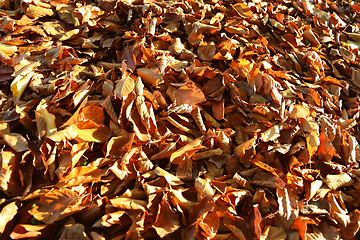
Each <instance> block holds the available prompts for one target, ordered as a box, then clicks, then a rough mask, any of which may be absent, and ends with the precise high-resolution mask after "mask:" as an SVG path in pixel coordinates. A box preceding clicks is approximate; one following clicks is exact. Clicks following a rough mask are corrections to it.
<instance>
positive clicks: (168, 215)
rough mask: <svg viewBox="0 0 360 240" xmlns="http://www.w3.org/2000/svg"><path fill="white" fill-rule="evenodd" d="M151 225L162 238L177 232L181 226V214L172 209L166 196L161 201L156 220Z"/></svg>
mask: <svg viewBox="0 0 360 240" xmlns="http://www.w3.org/2000/svg"><path fill="white" fill-rule="evenodd" d="M151 227H152V228H154V229H155V231H156V233H157V234H158V235H159V236H160V237H161V238H163V237H165V236H167V235H169V234H170V233H173V232H175V231H176V230H177V229H178V228H179V227H180V221H179V216H178V214H177V213H176V212H175V211H173V210H172V209H171V206H170V204H169V202H168V201H167V198H166V197H165V198H163V199H162V201H161V202H160V204H159V210H158V212H157V215H156V219H155V222H154V223H153V224H152V225H151Z"/></svg>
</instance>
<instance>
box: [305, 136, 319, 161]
mask: <svg viewBox="0 0 360 240" xmlns="http://www.w3.org/2000/svg"><path fill="white" fill-rule="evenodd" d="M319 145H320V138H319V134H318V132H311V133H310V134H309V135H308V136H307V137H306V146H307V149H308V151H309V156H310V158H311V157H312V155H313V154H314V153H315V152H316V151H317V150H318V148H319Z"/></svg>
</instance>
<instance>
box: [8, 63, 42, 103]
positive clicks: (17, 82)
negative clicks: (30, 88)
mask: <svg viewBox="0 0 360 240" xmlns="http://www.w3.org/2000/svg"><path fill="white" fill-rule="evenodd" d="M38 66H40V62H32V63H31V64H29V65H28V66H26V67H23V68H21V69H20V70H19V71H16V72H15V73H14V74H13V76H16V77H15V79H14V80H13V81H12V83H11V85H10V89H11V91H12V93H13V96H14V98H15V99H16V100H19V99H20V97H21V95H22V94H23V92H24V91H25V88H26V87H27V85H28V84H29V82H30V79H31V77H32V76H33V75H34V74H35V73H34V69H36V68H37V67H38Z"/></svg>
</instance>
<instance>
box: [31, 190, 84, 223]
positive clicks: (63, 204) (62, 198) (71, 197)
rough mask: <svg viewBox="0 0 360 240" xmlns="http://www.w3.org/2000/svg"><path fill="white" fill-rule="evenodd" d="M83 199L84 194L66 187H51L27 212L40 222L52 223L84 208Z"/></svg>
mask: <svg viewBox="0 0 360 240" xmlns="http://www.w3.org/2000/svg"><path fill="white" fill-rule="evenodd" d="M83 199H84V196H80V195H79V194H78V193H76V192H74V191H71V190H69V189H67V188H64V189H53V190H52V191H50V192H47V193H46V194H45V195H43V196H41V197H40V201H39V202H37V203H36V204H35V205H34V207H33V208H32V209H30V210H29V213H30V214H31V215H32V216H33V217H34V218H36V219H37V220H39V221H41V222H44V223H46V224H52V223H54V222H55V221H58V220H60V219H63V218H65V217H67V216H69V215H71V214H73V213H76V212H79V211H81V210H82V209H84V208H85V207H86V205H83V203H82V201H83ZM53 206H56V208H53Z"/></svg>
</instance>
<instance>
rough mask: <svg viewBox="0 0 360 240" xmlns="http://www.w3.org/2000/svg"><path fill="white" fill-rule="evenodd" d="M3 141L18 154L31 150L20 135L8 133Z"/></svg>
mask: <svg viewBox="0 0 360 240" xmlns="http://www.w3.org/2000/svg"><path fill="white" fill-rule="evenodd" d="M3 139H4V141H5V142H6V144H8V145H9V146H10V147H11V148H12V149H14V150H15V151H16V152H24V151H26V150H28V149H29V143H28V141H27V140H26V138H24V137H23V136H22V135H21V134H19V133H7V134H4V135H3Z"/></svg>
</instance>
